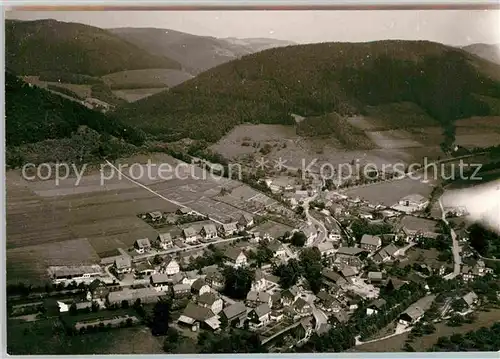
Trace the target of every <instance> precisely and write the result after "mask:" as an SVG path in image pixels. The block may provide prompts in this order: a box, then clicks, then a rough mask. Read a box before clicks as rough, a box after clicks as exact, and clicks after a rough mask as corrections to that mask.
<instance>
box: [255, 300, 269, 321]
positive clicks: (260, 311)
mask: <svg viewBox="0 0 500 359" xmlns="http://www.w3.org/2000/svg"><path fill="white" fill-rule="evenodd" d="M254 312H255V314H257V317H259V318H260V317H262V316H263V315H266V314H269V313H271V308H269V304H267V303H263V304H261V305H259V306H258V307H257V308H255V309H254Z"/></svg>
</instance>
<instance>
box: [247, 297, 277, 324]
mask: <svg viewBox="0 0 500 359" xmlns="http://www.w3.org/2000/svg"><path fill="white" fill-rule="evenodd" d="M270 314H271V308H270V307H269V304H267V303H263V304H261V305H259V306H258V307H257V308H254V309H252V310H251V311H250V313H249V314H248V318H249V319H250V321H251V322H250V325H251V326H252V327H255V328H259V327H262V326H264V325H266V324H267V323H269V320H270Z"/></svg>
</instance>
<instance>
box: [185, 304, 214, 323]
mask: <svg viewBox="0 0 500 359" xmlns="http://www.w3.org/2000/svg"><path fill="white" fill-rule="evenodd" d="M182 315H184V316H186V317H188V318H192V319H195V320H197V321H200V322H203V321H205V320H207V319H208V318H212V317H214V316H215V314H214V313H213V312H212V310H210V308H206V307H202V306H200V305H197V304H194V303H192V302H189V303H188V305H187V306H186V308H185V309H184V311H183V312H182Z"/></svg>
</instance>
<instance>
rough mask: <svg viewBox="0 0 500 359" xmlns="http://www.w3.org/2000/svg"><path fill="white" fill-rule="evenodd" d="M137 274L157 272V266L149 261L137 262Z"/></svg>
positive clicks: (144, 274) (143, 274)
mask: <svg viewBox="0 0 500 359" xmlns="http://www.w3.org/2000/svg"><path fill="white" fill-rule="evenodd" d="M134 271H135V274H136V275H139V276H146V275H151V274H153V273H156V269H155V267H154V266H153V265H152V264H151V263H150V262H149V261H143V262H139V263H136V264H135V268H134Z"/></svg>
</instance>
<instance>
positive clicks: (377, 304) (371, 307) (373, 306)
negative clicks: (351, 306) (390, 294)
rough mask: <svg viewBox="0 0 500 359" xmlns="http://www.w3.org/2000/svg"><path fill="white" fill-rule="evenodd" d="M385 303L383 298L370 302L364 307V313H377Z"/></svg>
mask: <svg viewBox="0 0 500 359" xmlns="http://www.w3.org/2000/svg"><path fill="white" fill-rule="evenodd" d="M386 304H387V302H386V301H385V299H383V298H379V299H377V300H375V301H373V302H371V303H370V304H368V307H367V308H366V315H372V314H377V313H378V312H379V311H380V310H381V309H382V308H383V307H384V306H385V305H386Z"/></svg>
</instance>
